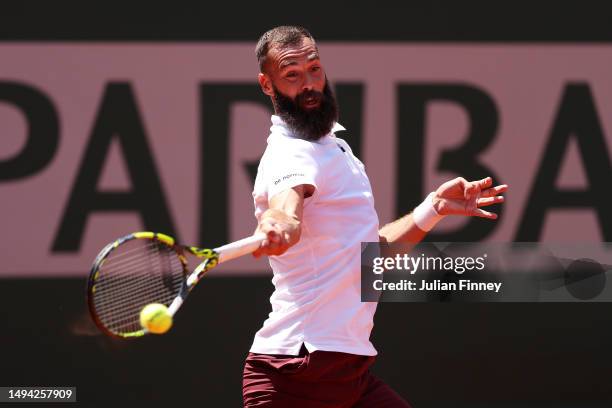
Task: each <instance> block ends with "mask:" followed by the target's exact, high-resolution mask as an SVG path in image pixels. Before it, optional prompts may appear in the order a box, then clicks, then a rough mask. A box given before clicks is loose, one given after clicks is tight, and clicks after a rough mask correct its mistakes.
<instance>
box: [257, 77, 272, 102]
mask: <svg viewBox="0 0 612 408" xmlns="http://www.w3.org/2000/svg"><path fill="white" fill-rule="evenodd" d="M257 80H258V81H259V86H261V90H262V91H263V93H265V94H266V95H268V96H270V97H274V88H272V80H271V79H270V77H269V76H268V75H267V74H264V73H262V72H260V73H259V75H258V76H257Z"/></svg>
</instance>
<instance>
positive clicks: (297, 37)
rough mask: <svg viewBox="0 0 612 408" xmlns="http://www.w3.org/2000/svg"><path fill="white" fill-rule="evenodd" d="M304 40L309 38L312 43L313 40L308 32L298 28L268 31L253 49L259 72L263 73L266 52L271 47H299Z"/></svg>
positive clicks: (280, 28) (286, 27)
mask: <svg viewBox="0 0 612 408" xmlns="http://www.w3.org/2000/svg"><path fill="white" fill-rule="evenodd" d="M304 38H310V39H311V40H312V41H313V42H314V38H313V36H312V34H310V32H309V31H308V30H307V29H305V28H304V27H300V26H279V27H275V28H273V29H271V30H268V31H266V32H265V33H264V35H262V36H261V37H260V38H259V41H257V46H256V47H255V55H256V56H257V62H258V63H259V70H260V72H264V65H265V64H266V58H267V56H268V51H270V48H271V47H272V45H278V46H280V47H286V46H288V45H299V44H301V43H302V40H303V39H304Z"/></svg>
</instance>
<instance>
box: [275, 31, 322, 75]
mask: <svg viewBox="0 0 612 408" xmlns="http://www.w3.org/2000/svg"><path fill="white" fill-rule="evenodd" d="M270 57H271V58H270V59H271V61H272V63H273V64H274V65H276V66H277V67H279V68H283V67H285V66H287V65H292V64H296V63H297V62H298V61H299V60H301V59H306V60H307V61H313V60H317V59H319V51H318V50H317V47H316V45H315V44H314V42H312V40H310V39H309V38H305V39H304V40H303V41H302V43H301V44H298V45H287V46H274V47H272V48H271V49H270Z"/></svg>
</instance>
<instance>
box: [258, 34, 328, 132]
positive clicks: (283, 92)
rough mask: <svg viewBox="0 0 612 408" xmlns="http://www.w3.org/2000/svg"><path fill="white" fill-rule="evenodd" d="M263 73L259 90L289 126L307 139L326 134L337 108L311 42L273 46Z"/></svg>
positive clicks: (309, 40)
mask: <svg viewBox="0 0 612 408" xmlns="http://www.w3.org/2000/svg"><path fill="white" fill-rule="evenodd" d="M265 71H266V73H262V74H259V82H260V84H261V86H262V89H263V91H264V92H265V93H266V94H267V95H269V96H270V97H272V101H273V103H274V108H275V110H276V113H277V114H278V115H279V116H280V117H281V118H282V119H283V120H284V121H285V122H286V123H287V124H288V125H289V126H290V127H292V128H293V129H294V130H295V131H296V132H297V133H299V134H300V135H301V136H302V137H304V138H306V139H310V140H317V139H319V138H320V137H322V136H325V135H326V134H327V133H329V131H330V130H331V128H332V126H333V123H334V122H335V121H336V119H337V116H338V108H337V104H336V100H335V98H334V95H333V92H332V90H331V87H330V86H329V83H328V82H327V78H326V76H325V72H324V71H323V66H322V65H321V61H320V60H319V54H318V52H317V49H316V47H315V44H314V43H313V42H312V40H311V39H309V38H304V39H303V40H302V43H301V44H299V45H295V46H286V47H282V48H279V47H272V48H271V49H270V51H269V52H268V61H267V63H266V69H265Z"/></svg>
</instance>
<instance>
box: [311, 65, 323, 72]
mask: <svg viewBox="0 0 612 408" xmlns="http://www.w3.org/2000/svg"><path fill="white" fill-rule="evenodd" d="M310 70H311V71H312V72H318V71H320V70H321V67H319V66H314V67H312V68H311V69H310Z"/></svg>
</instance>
